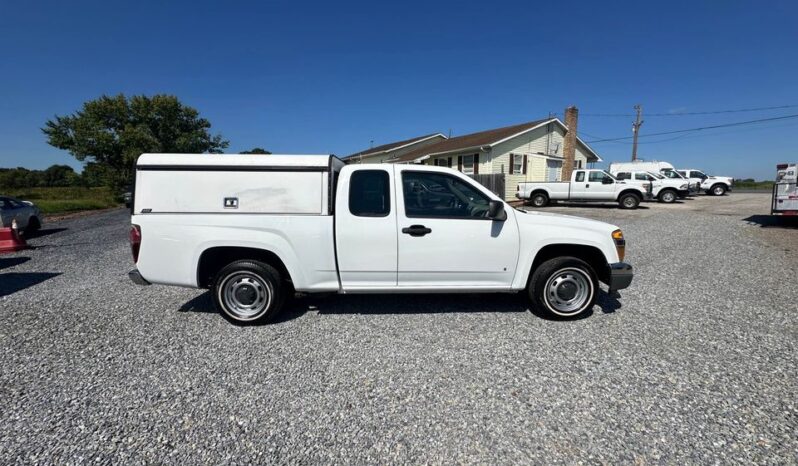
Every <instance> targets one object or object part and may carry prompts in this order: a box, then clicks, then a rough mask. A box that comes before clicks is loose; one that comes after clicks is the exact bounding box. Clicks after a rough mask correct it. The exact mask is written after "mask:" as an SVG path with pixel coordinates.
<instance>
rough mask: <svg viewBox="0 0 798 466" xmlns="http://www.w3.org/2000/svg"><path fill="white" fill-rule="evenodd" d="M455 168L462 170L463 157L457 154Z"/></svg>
mask: <svg viewBox="0 0 798 466" xmlns="http://www.w3.org/2000/svg"><path fill="white" fill-rule="evenodd" d="M457 169H458V170H460V171H463V159H462V158H461V157H460V156H459V155H458V156H457Z"/></svg>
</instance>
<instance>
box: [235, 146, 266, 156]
mask: <svg viewBox="0 0 798 466" xmlns="http://www.w3.org/2000/svg"><path fill="white" fill-rule="evenodd" d="M241 153H242V154H265V155H269V154H271V152H269V151H267V150H266V149H264V148H262V147H255V148H253V149H250V150H244V151H241Z"/></svg>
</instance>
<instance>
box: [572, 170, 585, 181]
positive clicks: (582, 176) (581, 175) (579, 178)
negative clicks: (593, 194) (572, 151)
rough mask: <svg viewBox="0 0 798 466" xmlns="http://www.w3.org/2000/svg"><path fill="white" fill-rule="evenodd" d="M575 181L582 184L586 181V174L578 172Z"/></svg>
mask: <svg viewBox="0 0 798 466" xmlns="http://www.w3.org/2000/svg"><path fill="white" fill-rule="evenodd" d="M574 180H576V181H579V182H582V181H585V172H576V178H574Z"/></svg>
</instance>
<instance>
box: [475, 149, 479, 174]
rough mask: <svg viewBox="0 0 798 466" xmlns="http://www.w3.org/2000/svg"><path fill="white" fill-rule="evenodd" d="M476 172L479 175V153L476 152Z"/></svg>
mask: <svg viewBox="0 0 798 466" xmlns="http://www.w3.org/2000/svg"><path fill="white" fill-rule="evenodd" d="M474 174H475V175H479V154H474Z"/></svg>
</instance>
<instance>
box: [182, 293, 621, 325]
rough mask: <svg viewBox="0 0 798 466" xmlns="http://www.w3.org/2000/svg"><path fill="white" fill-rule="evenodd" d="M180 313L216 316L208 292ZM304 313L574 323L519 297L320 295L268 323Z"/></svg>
mask: <svg viewBox="0 0 798 466" xmlns="http://www.w3.org/2000/svg"><path fill="white" fill-rule="evenodd" d="M619 296H620V295H619V294H618V293H617V292H616V293H615V294H613V295H609V294H608V293H607V292H606V291H604V290H599V295H598V296H597V297H596V306H598V308H599V310H600V311H601V312H602V313H604V314H611V313H613V312H615V311H616V310H618V309H620V308H621V303H620V301H618V297H619ZM594 309H595V307H594ZM179 312H199V313H212V314H216V313H218V311H217V310H216V307H215V306H214V304H213V301H212V297H211V293H210V292H209V291H208V292H205V293H202V294H201V295H199V296H197V297H195V298H193V299H191V300H190V301H188V302H186V303H185V304H183V305H182V306H181V307H180V309H179ZM307 312H318V313H319V315H325V314H331V315H335V314H364V315H365V314H373V315H381V314H443V313H470V312H531V313H532V314H534V315H535V316H537V317H539V318H541V319H544V320H574V319H552V318H551V317H549V316H547V315H545V314H543V313H541V312H540V311H538V310H537V309H531V308H530V306H529V304H528V303H527V301H526V299H524V297H523V296H522V295H521V294H504V293H496V294H355V295H338V294H323V295H322V294H320V295H309V296H302V297H298V298H294V299H290V300H288V302H286V304H285V307H284V308H283V311H282V312H281V313H280V315H279V316H277V319H275V320H274V321H273V322H271V324H279V323H281V322H288V321H290V320H293V319H297V318H299V317H302V316H303V315H305V313H307ZM593 313H594V311H591V312H588V313H586V314H584V315H582V316H580V317H579V318H577V319H576V320H581V319H584V318H586V317H590V316H591V315H593Z"/></svg>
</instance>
